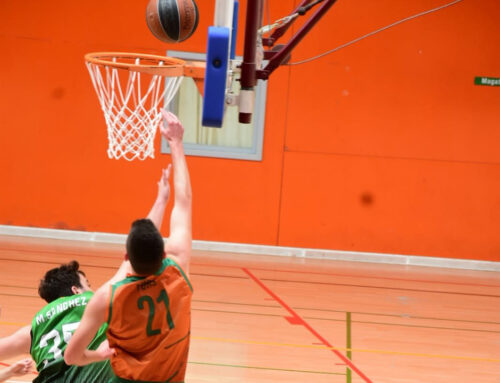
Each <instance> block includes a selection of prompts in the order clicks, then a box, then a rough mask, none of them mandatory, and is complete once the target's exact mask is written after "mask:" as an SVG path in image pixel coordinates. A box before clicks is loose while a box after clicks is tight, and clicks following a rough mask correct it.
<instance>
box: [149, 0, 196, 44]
mask: <svg viewBox="0 0 500 383" xmlns="http://www.w3.org/2000/svg"><path fill="white" fill-rule="evenodd" d="M146 22H147V24H148V27H149V30H150V31H151V33H153V35H154V36H155V37H156V38H157V39H159V40H161V41H163V42H166V43H179V42H181V41H184V40H186V39H187V38H189V37H190V36H191V35H192V34H193V33H194V31H195V30H196V27H197V26H198V7H197V6H196V3H195V2H194V0H149V3H148V5H147V8H146Z"/></svg>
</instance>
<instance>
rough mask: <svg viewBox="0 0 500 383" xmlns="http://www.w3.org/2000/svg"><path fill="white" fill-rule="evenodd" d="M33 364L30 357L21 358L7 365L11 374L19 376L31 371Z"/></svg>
mask: <svg viewBox="0 0 500 383" xmlns="http://www.w3.org/2000/svg"><path fill="white" fill-rule="evenodd" d="M32 366H33V361H32V360H31V359H28V358H27V359H23V360H20V361H18V362H16V363H14V364H13V365H12V366H10V367H9V369H10V373H11V374H12V375H11V376H21V375H26V374H28V373H29V372H31V367H32Z"/></svg>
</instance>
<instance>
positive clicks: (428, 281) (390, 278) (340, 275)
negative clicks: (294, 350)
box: [191, 255, 500, 287]
mask: <svg viewBox="0 0 500 383" xmlns="http://www.w3.org/2000/svg"><path fill="white" fill-rule="evenodd" d="M270 256H272V255H270ZM333 261H335V260H333ZM341 262H344V261H341ZM191 265H193V266H205V267H215V268H227V269H240V268H241V266H232V265H213V264H209V263H198V262H192V263H191ZM396 266H398V265H396ZM399 266H401V265H399ZM410 266H411V265H410ZM252 270H258V271H269V272H276V273H291V274H305V275H325V276H330V277H345V278H364V279H376V280H387V281H397V282H417V283H436V284H445V285H457V286H477V287H500V285H495V284H482V283H465V282H451V281H450V282H444V281H434V280H424V279H406V278H392V277H374V276H368V275H359V274H339V273H325V272H321V271H306V270H292V269H282V270H275V269H268V268H265V267H252ZM474 271H478V272H482V271H483V270H474Z"/></svg>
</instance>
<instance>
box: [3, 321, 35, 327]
mask: <svg viewBox="0 0 500 383" xmlns="http://www.w3.org/2000/svg"><path fill="white" fill-rule="evenodd" d="M27 325H29V323H19V322H2V321H0V326H21V327H24V326H27Z"/></svg>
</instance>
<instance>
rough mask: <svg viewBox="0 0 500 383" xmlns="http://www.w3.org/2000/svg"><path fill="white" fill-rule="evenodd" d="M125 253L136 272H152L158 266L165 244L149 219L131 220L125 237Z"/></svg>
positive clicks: (147, 273)
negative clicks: (130, 225)
mask: <svg viewBox="0 0 500 383" xmlns="http://www.w3.org/2000/svg"><path fill="white" fill-rule="evenodd" d="M127 254H128V257H129V259H130V264H131V265H132V267H133V269H134V271H135V272H136V273H137V274H141V275H150V274H154V273H155V272H156V271H158V269H159V268H160V266H161V262H162V259H163V255H164V254H165V246H164V243H163V238H162V236H161V234H160V232H159V231H158V229H157V228H156V226H155V225H154V223H153V222H152V221H151V220H150V219H147V218H146V219H138V220H136V221H134V222H132V227H131V228H130V232H129V234H128V237H127Z"/></svg>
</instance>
